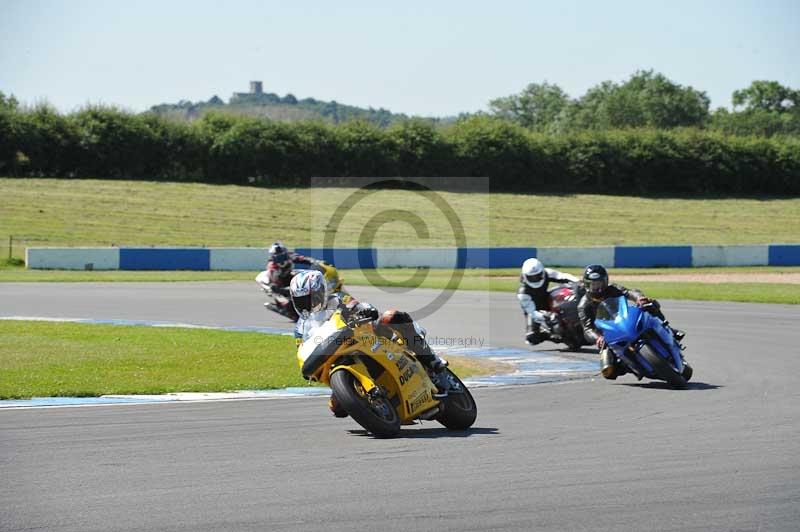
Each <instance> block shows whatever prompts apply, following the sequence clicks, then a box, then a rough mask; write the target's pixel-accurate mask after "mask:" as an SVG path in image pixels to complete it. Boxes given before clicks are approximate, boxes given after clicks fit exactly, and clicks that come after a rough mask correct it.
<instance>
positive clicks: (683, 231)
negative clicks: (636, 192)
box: [0, 178, 800, 258]
mask: <svg viewBox="0 0 800 532" xmlns="http://www.w3.org/2000/svg"><path fill="white" fill-rule="evenodd" d="M351 193H352V189H342V188H330V189H313V188H312V189H289V188H286V189H264V188H254V187H243V186H235V185H205V184H186V183H155V182H140V181H110V180H69V179H12V178H0V250H3V247H4V246H5V249H4V250H3V252H2V253H0V256H2V257H7V256H8V255H7V251H8V249H7V245H8V244H7V243H8V239H9V236H13V237H14V238H15V242H16V244H14V248H13V250H12V255H13V256H14V257H17V258H21V257H23V256H24V248H25V247H26V246H111V245H117V246H136V245H142V246H149V245H155V246H223V247H234V246H252V247H265V246H267V245H269V244H270V243H271V242H272V241H273V240H276V239H280V240H283V241H284V242H285V243H286V244H288V245H289V246H291V247H299V246H318V245H321V244H322V238H323V234H324V231H325V229H326V228H327V229H331V228H330V227H329V226H328V221H329V219H330V217H331V215H332V214H333V212H334V211H335V209H336V207H338V206H339V205H340V204H341V203H342V202H343V201H344V199H345V198H346V197H347V196H349V195H350V194H351ZM440 196H441V197H442V198H443V199H444V200H445V201H446V202H447V204H448V205H450V206H451V207H452V208H453V209H454V211H455V212H456V214H457V215H458V216H459V217H460V219H461V221H462V223H463V225H464V232H465V234H466V237H467V244H468V245H469V246H534V245H536V246H586V245H613V244H762V243H774V242H798V241H800V198H788V199H787V198H780V199H778V198H767V197H764V198H736V199H730V198H727V199H726V198H712V197H709V198H681V199H675V198H637V197H619V196H598V195H580V194H576V195H519V194H500V193H492V194H477V193H447V192H442V193H440ZM359 197H361V198H362V199H363V201H362V202H361V203H359V204H358V206H357V208H355V209H353V210H352V211H351V212H350V214H348V215H347V216H345V218H344V219H343V222H342V225H341V226H340V227H339V228H338V231H337V232H336V239H335V242H334V243H335V245H336V246H338V247H355V246H357V245H359V235H360V234H361V229H362V228H363V227H365V226H368V227H372V228H375V229H376V234H375V240H374V242H373V244H374V245H375V246H386V247H391V246H394V247H437V246H442V247H452V246H453V245H454V242H455V240H454V237H453V231H452V230H451V228H450V225H449V223H448V221H447V220H446V219H445V217H444V216H443V215H442V214H441V212H440V211H439V210H438V208H437V207H436V206H435V205H434V204H433V203H431V202H430V201H428V198H426V197H420V196H419V195H418V194H416V193H413V192H409V191H379V192H375V193H374V194H372V195H369V196H366V195H363V194H362V196H359ZM387 208H390V209H401V210H402V209H413V210H414V211H415V212H418V214H419V216H420V217H421V218H422V219H423V220H424V221H425V223H426V224H427V225H428V229H429V232H428V234H427V236H425V235H424V234H423V236H422V237H419V236H417V233H416V231H415V229H413V228H412V227H411V226H410V225H409V224H407V223H404V222H398V221H389V222H388V223H385V224H383V225H382V224H381V222H382V220H380V219H377V220H372V221H371V222H370V219H371V218H372V217H373V216H374V215H375V214H376V213H377V212H381V211H384V210H385V209H387ZM384 221H385V220H384ZM368 222H369V223H368ZM587 228H590V230H587Z"/></svg>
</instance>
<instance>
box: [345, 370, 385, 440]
mask: <svg viewBox="0 0 800 532" xmlns="http://www.w3.org/2000/svg"><path fill="white" fill-rule="evenodd" d="M330 383H331V390H333V393H334V395H336V399H338V400H339V404H341V405H342V408H344V409H345V410H346V411H347V413H348V414H350V417H352V418H353V419H354V420H355V421H356V423H358V424H359V425H361V426H362V427H364V428H365V429H367V430H368V431H369V432H371V433H372V434H373V435H375V436H377V437H379V438H389V437H392V436H397V434H399V433H400V416H398V415H397V411H396V410H395V409H394V407H393V406H392V405H391V403H389V401H388V400H387V399H386V398H385V397H370V396H369V395H368V394H367V393H366V391H365V390H364V387H363V386H361V383H360V382H358V380H357V379H356V378H355V377H354V376H353V374H352V373H350V372H349V371H346V370H339V371H334V372H333V374H332V375H331V381H330Z"/></svg>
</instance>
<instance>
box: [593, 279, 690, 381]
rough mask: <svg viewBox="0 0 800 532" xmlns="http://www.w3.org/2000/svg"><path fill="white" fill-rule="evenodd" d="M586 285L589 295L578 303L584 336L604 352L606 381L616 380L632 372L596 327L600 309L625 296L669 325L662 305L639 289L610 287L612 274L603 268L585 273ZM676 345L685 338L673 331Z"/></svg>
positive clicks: (601, 353) (677, 331) (619, 286)
mask: <svg viewBox="0 0 800 532" xmlns="http://www.w3.org/2000/svg"><path fill="white" fill-rule="evenodd" d="M583 283H584V286H585V288H586V293H585V294H584V295H583V297H582V298H581V300H580V302H579V303H578V317H579V318H580V320H581V324H582V325H583V334H584V336H586V339H587V340H588V341H589V342H592V343H595V344H597V347H598V349H600V364H601V370H600V372H601V373H602V375H603V377H605V378H606V379H611V380H614V379H616V378H617V377H618V376H620V375H624V374H625V373H627V372H628V370H627V368H626V367H625V365H624V364H621V363H619V362H618V361H617V360H616V357H615V356H614V353H613V352H611V350H610V349H609V348H608V346H606V344H605V340H604V338H603V333H602V331H600V330H599V329H598V328H597V327H596V326H595V324H594V320H595V318H596V317H597V307H598V306H599V305H600V303H602V302H603V301H604V300H606V299H608V298H612V297H620V296H624V297H625V298H626V299H627V300H628V301H631V302H633V303H636V304H637V305H638V306H640V307H642V308H643V309H644V310H646V311H647V312H649V313H650V314H652V315H654V316H656V317H657V318H659V319H660V320H661V321H664V322H665V323H666V319H665V318H664V314H663V313H662V312H661V305H659V303H658V301H656V300H654V299H650V298H648V297H646V296H645V295H644V294H643V293H642V292H640V291H639V290H635V289H629V288H625V287H624V286H621V285H617V284H611V285H609V284H608V272H607V271H606V269H605V268H604V267H603V266H601V265H599V264H591V265H589V266H587V267H586V270H585V271H584V272H583ZM670 330H671V331H672V334H673V336H674V337H675V340H676V342H678V343H679V344H680V341H681V340H682V339H683V337H684V336H685V333H684V332H683V331H679V330H677V329H670Z"/></svg>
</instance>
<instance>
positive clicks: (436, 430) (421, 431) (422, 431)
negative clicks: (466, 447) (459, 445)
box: [347, 427, 500, 439]
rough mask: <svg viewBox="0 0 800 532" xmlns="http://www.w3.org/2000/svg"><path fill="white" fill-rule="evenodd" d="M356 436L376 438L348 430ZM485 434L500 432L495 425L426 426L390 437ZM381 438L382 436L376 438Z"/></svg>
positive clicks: (462, 436)
mask: <svg viewBox="0 0 800 532" xmlns="http://www.w3.org/2000/svg"><path fill="white" fill-rule="evenodd" d="M347 432H349V433H350V434H352V435H354V436H364V437H367V438H375V436H373V435H372V434H370V433H369V432H367V431H366V430H363V429H362V430H358V429H352V430H348V431H347ZM484 434H489V435H497V434H500V431H499V429H496V428H493V427H475V428H471V429H467V430H449V429H446V428H444V427H430V428H428V427H425V428H404V429H403V430H401V431H400V434H398V435H397V436H395V437H394V438H390V439H398V438H469V437H470V436H480V435H484ZM376 439H380V438H376Z"/></svg>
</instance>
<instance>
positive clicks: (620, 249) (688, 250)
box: [614, 246, 692, 268]
mask: <svg viewBox="0 0 800 532" xmlns="http://www.w3.org/2000/svg"><path fill="white" fill-rule="evenodd" d="M691 265H692V247H691V246H617V247H616V248H615V249H614V267H615V268H660V267H670V268H688V267H690V266H691Z"/></svg>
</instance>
